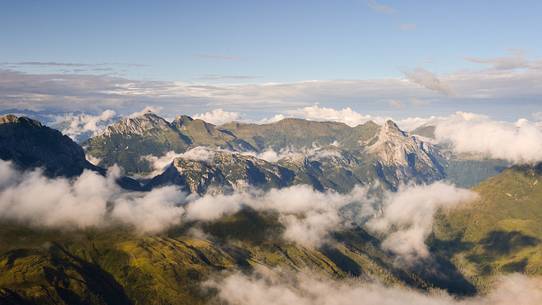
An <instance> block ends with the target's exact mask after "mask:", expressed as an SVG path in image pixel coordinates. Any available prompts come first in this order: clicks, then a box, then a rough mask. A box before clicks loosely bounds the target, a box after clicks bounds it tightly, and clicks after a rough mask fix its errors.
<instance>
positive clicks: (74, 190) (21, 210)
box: [0, 161, 184, 233]
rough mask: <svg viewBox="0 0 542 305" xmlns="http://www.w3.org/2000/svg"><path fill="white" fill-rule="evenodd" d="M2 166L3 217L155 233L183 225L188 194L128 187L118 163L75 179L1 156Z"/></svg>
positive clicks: (0, 211) (0, 204) (32, 222)
mask: <svg viewBox="0 0 542 305" xmlns="http://www.w3.org/2000/svg"><path fill="white" fill-rule="evenodd" d="M0 170H1V172H0V219H7V220H15V221H19V222H22V223H27V224H30V225H32V226H40V227H51V228H69V229H78V228H89V227H103V226H108V225H112V224H115V223H125V224H128V225H132V226H134V227H135V228H136V229H137V230H138V231H139V232H141V233H155V232H158V231H161V230H164V229H166V228H168V227H169V226H172V225H175V224H179V223H180V222H181V215H182V214H183V213H184V210H183V208H182V207H180V206H179V205H178V203H179V202H181V201H182V200H183V199H184V194H183V193H182V192H180V191H179V190H178V189H176V188H173V187H165V188H158V189H154V190H152V191H151V192H146V193H139V192H127V191H124V190H122V189H120V188H119V187H118V186H117V184H116V182H115V181H116V179H117V178H118V177H119V175H120V170H119V169H118V168H111V169H110V170H109V171H108V174H107V176H106V177H103V176H101V175H99V174H97V173H95V172H91V171H84V172H83V173H82V174H81V176H79V177H77V178H75V179H73V180H68V179H65V178H56V179H50V178H47V177H45V176H43V175H42V173H41V171H39V170H36V171H31V172H25V173H20V172H18V171H16V170H14V169H13V167H12V166H11V164H10V163H9V162H6V161H0ZM2 181H9V183H7V184H6V183H5V182H4V183H1V182H2Z"/></svg>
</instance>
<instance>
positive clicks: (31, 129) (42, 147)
mask: <svg viewBox="0 0 542 305" xmlns="http://www.w3.org/2000/svg"><path fill="white" fill-rule="evenodd" d="M0 159H2V160H10V161H12V162H13V163H15V165H16V166H18V167H19V168H21V169H31V168H36V167H41V168H43V169H44V173H45V174H46V175H48V176H66V177H73V176H78V175H80V174H81V173H82V172H83V170H85V169H91V170H99V169H98V168H97V167H96V166H94V165H92V164H90V163H89V162H88V161H87V160H86V159H85V152H84V151H83V149H82V148H81V147H80V146H79V145H77V143H75V142H73V141H72V140H71V139H70V138H69V137H68V136H65V135H62V133H60V132H59V131H58V130H55V129H51V128H49V127H46V126H43V125H41V123H39V122H38V121H34V120H32V119H29V118H25V117H16V116H13V115H6V116H2V117H0Z"/></svg>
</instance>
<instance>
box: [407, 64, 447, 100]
mask: <svg viewBox="0 0 542 305" xmlns="http://www.w3.org/2000/svg"><path fill="white" fill-rule="evenodd" d="M404 75H405V77H406V78H407V79H408V80H409V81H411V82H413V83H415V84H418V85H420V86H422V87H425V88H427V89H429V90H433V91H437V92H440V93H442V94H444V95H451V94H452V90H451V89H450V87H449V86H448V84H446V83H445V82H444V81H442V80H441V79H439V78H438V77H437V76H436V75H435V74H434V73H432V72H430V71H427V70H426V69H423V68H416V69H414V70H411V71H405V72H404Z"/></svg>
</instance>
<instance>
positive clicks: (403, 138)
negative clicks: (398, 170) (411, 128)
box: [367, 120, 432, 166]
mask: <svg viewBox="0 0 542 305" xmlns="http://www.w3.org/2000/svg"><path fill="white" fill-rule="evenodd" d="M376 137H377V139H376V141H375V142H374V143H373V144H371V145H370V146H369V147H368V148H367V152H368V153H370V154H373V155H376V156H377V157H378V158H379V159H380V161H381V162H382V163H383V164H384V165H387V166H390V165H401V166H408V165H409V162H410V161H409V160H410V159H412V156H415V157H416V159H418V160H420V161H422V162H424V163H428V164H431V163H432V161H431V157H430V156H429V152H428V150H427V148H428V147H427V145H429V144H427V143H424V142H422V141H420V140H419V139H417V138H416V137H414V136H410V135H409V134H408V133H406V132H404V131H403V130H401V129H400V128H399V126H397V124H395V122H393V121H391V120H388V121H386V123H385V124H384V125H383V126H382V127H381V128H380V132H379V133H378V135H377V136H376Z"/></svg>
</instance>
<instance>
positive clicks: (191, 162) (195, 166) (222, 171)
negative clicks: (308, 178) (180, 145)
mask: <svg viewBox="0 0 542 305" xmlns="http://www.w3.org/2000/svg"><path fill="white" fill-rule="evenodd" d="M199 153H200V154H196V153H194V154H192V156H191V157H179V158H175V159H174V160H173V162H172V163H171V165H170V166H169V167H168V168H167V169H166V170H165V171H164V173H162V174H161V175H159V176H157V177H155V178H154V179H152V181H151V182H150V184H149V185H150V186H151V187H154V186H160V185H168V184H176V185H179V186H182V187H183V188H184V189H185V190H186V191H188V192H190V193H199V194H202V193H205V192H207V191H208V190H209V189H212V190H213V191H215V192H228V191H231V190H235V189H241V188H244V187H246V186H256V187H260V188H264V189H268V188H271V187H284V186H287V185H290V183H291V182H292V180H293V177H294V174H293V173H292V172H291V171H290V170H288V169H286V168H284V167H282V166H279V165H277V164H273V163H270V162H267V161H265V160H262V159H258V158H256V157H254V156H251V155H246V154H241V153H237V152H231V151H224V150H203V149H202V150H201V151H199ZM201 153H204V155H205V156H204V157H202V155H201Z"/></svg>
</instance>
